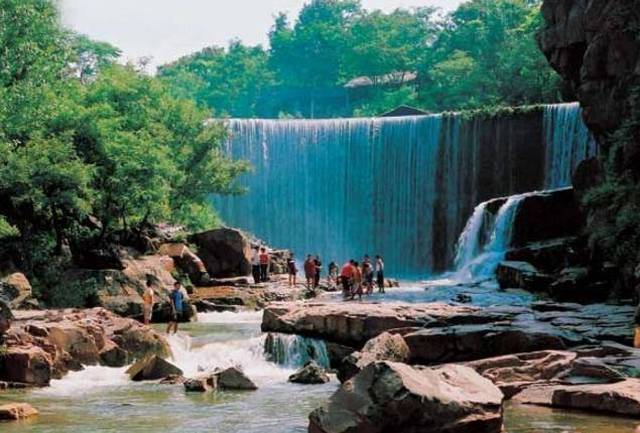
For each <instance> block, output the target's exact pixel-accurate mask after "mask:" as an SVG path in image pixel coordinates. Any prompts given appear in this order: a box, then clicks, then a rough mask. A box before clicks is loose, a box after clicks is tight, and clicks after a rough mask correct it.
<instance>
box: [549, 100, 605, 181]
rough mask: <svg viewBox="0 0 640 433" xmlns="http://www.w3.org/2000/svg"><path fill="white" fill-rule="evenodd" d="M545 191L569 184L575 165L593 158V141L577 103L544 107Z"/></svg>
mask: <svg viewBox="0 0 640 433" xmlns="http://www.w3.org/2000/svg"><path fill="white" fill-rule="evenodd" d="M544 135H545V137H544V142H545V144H546V163H545V188H546V189H555V188H562V187H565V186H569V185H571V176H572V175H573V172H574V170H575V169H576V167H577V166H578V164H579V163H580V162H581V161H583V160H585V159H587V158H591V157H593V156H596V155H597V143H596V141H595V138H594V137H593V135H592V134H591V132H590V131H589V129H588V128H587V126H586V125H585V123H584V121H583V120H582V110H581V108H580V104H578V103H570V104H553V105H546V106H545V107H544Z"/></svg>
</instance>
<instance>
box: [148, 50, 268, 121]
mask: <svg viewBox="0 0 640 433" xmlns="http://www.w3.org/2000/svg"><path fill="white" fill-rule="evenodd" d="M267 62H268V56H267V53H266V51H264V49H263V48H262V47H261V46H259V45H258V46H255V47H248V46H246V45H243V44H242V43H241V42H239V41H232V42H231V43H230V44H229V47H228V49H226V50H225V49H223V48H219V47H210V48H205V49H204V50H202V51H200V52H198V53H195V54H193V55H190V56H187V57H184V58H182V59H179V60H178V61H176V62H174V63H172V64H169V65H165V66H162V67H160V68H159V70H158V76H159V77H161V78H162V79H163V80H164V81H165V82H167V83H168V84H169V86H170V87H171V89H172V90H173V92H174V94H175V95H176V96H178V97H181V98H190V99H194V100H196V101H198V102H199V103H201V104H203V105H206V106H208V107H211V108H212V109H213V110H214V111H215V112H216V114H218V115H230V116H235V117H250V116H253V115H255V109H256V103H257V101H258V100H259V98H260V96H261V95H262V93H263V91H264V89H265V88H266V87H269V86H271V85H272V84H273V74H272V73H271V71H270V70H269V68H268V64H267Z"/></svg>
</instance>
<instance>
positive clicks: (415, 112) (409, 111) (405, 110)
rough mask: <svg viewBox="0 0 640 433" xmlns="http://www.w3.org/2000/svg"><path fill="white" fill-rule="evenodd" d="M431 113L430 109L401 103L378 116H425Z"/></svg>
mask: <svg viewBox="0 0 640 433" xmlns="http://www.w3.org/2000/svg"><path fill="white" fill-rule="evenodd" d="M427 114H429V112H428V111H424V110H420V109H419V108H415V107H409V106H408V105H400V106H398V107H396V108H394V109H393V110H391V111H388V112H386V113H383V114H381V115H379V116H378V117H403V116H424V115H427Z"/></svg>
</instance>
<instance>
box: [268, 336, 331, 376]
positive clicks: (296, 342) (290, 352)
mask: <svg viewBox="0 0 640 433" xmlns="http://www.w3.org/2000/svg"><path fill="white" fill-rule="evenodd" d="M264 351H265V354H266V357H267V359H268V360H269V361H271V362H274V363H276V364H279V365H284V366H287V367H294V368H295V367H301V366H303V365H304V364H306V363H307V362H309V361H315V362H316V363H317V364H318V365H320V366H321V367H324V368H329V367H330V362H329V354H328V352H327V346H326V344H325V342H324V341H322V340H317V339H315V338H307V337H301V336H299V335H288V334H269V335H267V337H266V339H265V342H264Z"/></svg>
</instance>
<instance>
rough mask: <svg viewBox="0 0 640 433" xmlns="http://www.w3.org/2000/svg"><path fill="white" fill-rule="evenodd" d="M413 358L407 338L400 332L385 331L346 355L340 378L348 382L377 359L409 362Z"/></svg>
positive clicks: (339, 371)
mask: <svg viewBox="0 0 640 433" xmlns="http://www.w3.org/2000/svg"><path fill="white" fill-rule="evenodd" d="M410 359H411V350H410V349H409V346H408V345H407V343H406V341H405V339H404V338H403V337H402V336H401V335H399V334H395V335H393V334H389V333H388V332H383V333H382V334H380V335H378V336H377V337H375V338H372V339H371V340H369V341H367V343H366V344H365V345H364V347H363V348H362V350H360V351H359V352H354V353H352V354H350V355H348V356H346V357H345V358H344V359H343V360H342V363H341V365H340V368H339V369H338V379H339V380H340V382H346V381H347V380H349V379H351V378H352V377H353V376H355V375H356V374H358V373H359V372H360V371H362V369H364V368H365V367H366V366H367V365H369V364H371V363H373V362H376V361H392V362H403V363H407V362H409V361H410Z"/></svg>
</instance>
